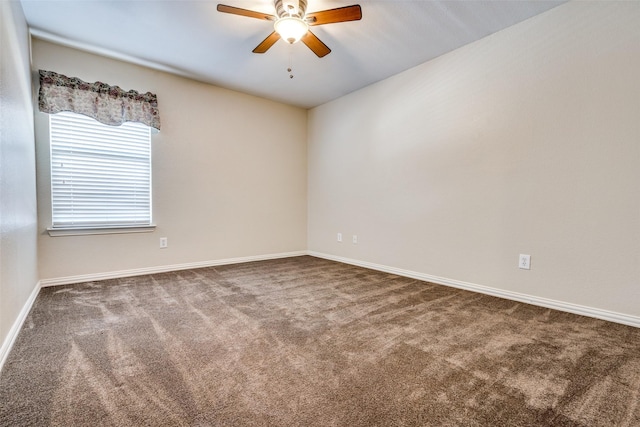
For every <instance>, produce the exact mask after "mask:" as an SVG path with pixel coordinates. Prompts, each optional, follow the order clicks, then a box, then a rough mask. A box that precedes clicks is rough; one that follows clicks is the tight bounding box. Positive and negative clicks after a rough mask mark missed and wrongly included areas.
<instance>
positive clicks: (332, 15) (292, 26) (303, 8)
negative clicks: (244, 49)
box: [218, 0, 362, 58]
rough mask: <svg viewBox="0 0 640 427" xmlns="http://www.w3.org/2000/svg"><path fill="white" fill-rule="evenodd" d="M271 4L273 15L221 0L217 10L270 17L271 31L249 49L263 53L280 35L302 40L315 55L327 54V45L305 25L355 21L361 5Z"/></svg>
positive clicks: (290, 0) (279, 0)
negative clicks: (315, 9) (317, 7)
mask: <svg viewBox="0 0 640 427" xmlns="http://www.w3.org/2000/svg"><path fill="white" fill-rule="evenodd" d="M274 6H275V10H276V15H269V14H267V13H262V12H256V11H254V10H248V9H241V8H239V7H233V6H227V5H224V4H219V5H218V12H224V13H231V14H233V15H240V16H248V17H249V18H256V19H262V20H265V21H274V24H273V29H274V31H273V32H272V33H271V34H269V35H268V36H267V38H266V39H264V40H263V41H262V43H260V44H259V45H258V46H256V48H255V49H253V53H265V52H266V51H267V50H269V48H270V47H271V46H273V45H274V44H275V42H277V41H278V40H279V39H284V40H285V41H287V42H288V43H290V44H293V43H296V42H297V41H302V43H304V44H305V45H307V47H309V49H311V50H312V51H313V53H315V54H316V55H318V57H319V58H322V57H323V56H325V55H327V54H329V53H330V52H331V49H329V47H328V46H327V45H326V44H324V43H323V42H322V41H321V40H320V39H319V38H318V37H316V35H315V34H313V33H312V32H311V30H309V27H313V26H315V25H324V24H334V23H337V22H347V21H358V20H360V19H361V18H362V9H361V8H360V5H357V4H355V5H352V6H345V7H339V8H336V9H328V10H322V11H319V12H311V13H307V0H275V1H274Z"/></svg>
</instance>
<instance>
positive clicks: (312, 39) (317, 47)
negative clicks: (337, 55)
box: [300, 31, 331, 58]
mask: <svg viewBox="0 0 640 427" xmlns="http://www.w3.org/2000/svg"><path fill="white" fill-rule="evenodd" d="M300 41H302V43H304V44H306V45H307V47H308V48H309V49H311V50H312V51H313V53H315V54H316V55H318V58H322V57H323V56H326V55H328V54H329V53H330V52H331V49H329V47H327V45H326V44H324V43H322V40H320V39H319V38H318V37H316V35H315V34H313V33H312V32H311V31H307V34H305V35H304V36H302V38H301V39H300Z"/></svg>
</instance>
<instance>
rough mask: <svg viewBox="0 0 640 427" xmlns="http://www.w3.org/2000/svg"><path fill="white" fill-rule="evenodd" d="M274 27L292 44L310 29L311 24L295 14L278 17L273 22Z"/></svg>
mask: <svg viewBox="0 0 640 427" xmlns="http://www.w3.org/2000/svg"><path fill="white" fill-rule="evenodd" d="M273 28H274V29H275V30H276V32H277V33H278V34H280V37H282V39H283V40H286V41H287V42H288V43H290V44H294V43H295V42H297V41H299V40H300V39H301V38H302V36H304V35H305V34H306V33H307V31H309V25H307V23H306V22H304V21H303V20H302V19H300V18H297V17H295V16H284V17H282V18H280V19H278V20H277V21H276V23H275V24H273Z"/></svg>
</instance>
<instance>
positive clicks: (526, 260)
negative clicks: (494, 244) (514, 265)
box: [518, 254, 531, 270]
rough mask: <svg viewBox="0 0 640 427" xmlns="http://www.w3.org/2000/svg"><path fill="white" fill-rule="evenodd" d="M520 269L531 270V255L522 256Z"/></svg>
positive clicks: (519, 263)
mask: <svg viewBox="0 0 640 427" xmlns="http://www.w3.org/2000/svg"><path fill="white" fill-rule="evenodd" d="M518 267H519V268H521V269H522V270H531V255H525V254H520V259H519V261H518Z"/></svg>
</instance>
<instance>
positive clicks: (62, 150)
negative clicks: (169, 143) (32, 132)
mask: <svg viewBox="0 0 640 427" xmlns="http://www.w3.org/2000/svg"><path fill="white" fill-rule="evenodd" d="M49 130H50V136H51V206H52V228H50V229H49V231H50V234H52V235H56V234H55V231H56V230H83V229H84V230H86V229H93V230H96V229H105V230H104V232H114V231H115V230H116V229H119V230H120V231H123V230H122V229H127V228H128V229H130V231H150V230H145V227H147V228H148V229H149V228H151V229H152V225H151V132H150V128H149V127H148V126H145V125H143V124H140V123H132V122H127V123H124V124H123V125H120V126H108V125H104V124H102V123H99V122H97V121H96V120H94V119H92V118H90V117H87V116H84V115H80V114H75V113H69V112H64V113H58V114H51V115H50V116H49ZM109 230H110V231H109ZM52 232H53V233H52ZM71 234H76V233H71Z"/></svg>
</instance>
